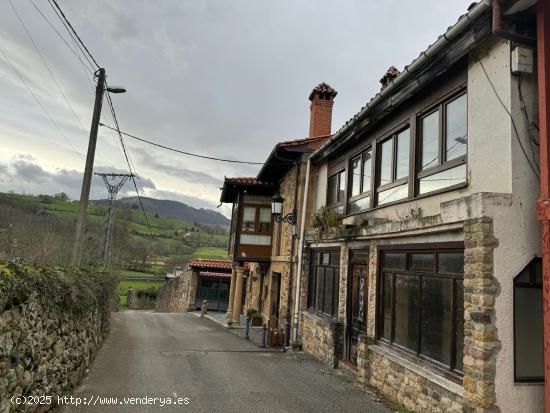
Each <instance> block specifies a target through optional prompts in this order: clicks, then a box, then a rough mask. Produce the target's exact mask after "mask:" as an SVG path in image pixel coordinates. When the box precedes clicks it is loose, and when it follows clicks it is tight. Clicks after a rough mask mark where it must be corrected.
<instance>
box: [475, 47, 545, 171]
mask: <svg viewBox="0 0 550 413" xmlns="http://www.w3.org/2000/svg"><path fill="white" fill-rule="evenodd" d="M475 60H477V61H478V62H479V64H480V65H481V69H483V73H485V77H486V78H487V81H488V82H489V84H490V85H491V88H492V89H493V93H494V94H495V96H496V98H497V99H498V101H499V103H500V105H501V106H502V107H503V108H504V110H505V111H506V113H507V114H508V116H509V117H510V120H511V121H512V126H513V128H514V131H515V136H516V138H517V140H518V143H519V146H520V148H521V151H522V152H523V155H524V156H525V159H526V160H527V163H528V164H529V166H530V167H531V170H532V171H533V173H534V174H535V176H536V177H537V179H538V180H540V177H539V173H538V171H537V168H535V166H533V164H532V163H531V159H529V155H527V151H526V150H525V148H524V147H523V142H521V138H520V136H519V132H518V128H517V127H516V122H515V121H514V117H513V116H512V114H511V113H510V111H509V110H508V108H507V107H506V105H505V104H504V102H503V101H502V99H501V97H500V95H499V94H498V92H497V89H496V87H495V85H494V84H493V81H492V80H491V78H490V77H489V74H488V73H487V71H486V70H485V66H484V65H483V62H482V61H481V60H480V59H478V58H477V57H476V58H475Z"/></svg>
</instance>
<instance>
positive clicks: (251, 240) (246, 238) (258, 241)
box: [240, 234, 271, 245]
mask: <svg viewBox="0 0 550 413" xmlns="http://www.w3.org/2000/svg"><path fill="white" fill-rule="evenodd" d="M240 242H241V244H243V245H245V244H246V245H271V235H251V234H241V238H240Z"/></svg>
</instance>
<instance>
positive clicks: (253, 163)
mask: <svg viewBox="0 0 550 413" xmlns="http://www.w3.org/2000/svg"><path fill="white" fill-rule="evenodd" d="M99 124H100V125H101V126H104V127H106V128H107V129H111V130H114V131H117V129H115V128H113V127H111V126H109V125H105V124H104V123H101V122H100V123H99ZM117 132H118V133H120V134H122V135H124V136H128V137H129V138H132V139H136V140H138V141H141V142H144V143H148V144H149V145H153V146H156V147H159V148H162V149H166V150H168V151H172V152H177V153H181V154H183V155H187V156H194V157H196V158H201V159H210V160H212V161H219V162H230V163H239V164H246V165H263V164H264V162H248V161H237V160H235V159H225V158H217V157H214V156H206V155H199V154H196V153H192V152H187V151H182V150H180V149H175V148H171V147H169V146H165V145H161V144H160V143H155V142H152V141H150V140H147V139H144V138H140V137H139V136H136V135H132V134H130V133H127V132H123V131H117ZM287 163H290V162H287Z"/></svg>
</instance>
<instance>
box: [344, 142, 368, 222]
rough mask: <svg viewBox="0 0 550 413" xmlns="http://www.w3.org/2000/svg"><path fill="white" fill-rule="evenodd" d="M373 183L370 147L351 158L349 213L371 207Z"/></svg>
mask: <svg viewBox="0 0 550 413" xmlns="http://www.w3.org/2000/svg"><path fill="white" fill-rule="evenodd" d="M371 183H372V150H371V148H369V149H367V150H365V151H364V152H362V153H360V154H359V155H357V156H356V157H354V158H353V159H352V160H351V167H350V184H349V188H350V191H349V192H350V200H349V204H348V213H350V214H353V213H355V212H359V211H362V210H364V209H368V208H370V200H371Z"/></svg>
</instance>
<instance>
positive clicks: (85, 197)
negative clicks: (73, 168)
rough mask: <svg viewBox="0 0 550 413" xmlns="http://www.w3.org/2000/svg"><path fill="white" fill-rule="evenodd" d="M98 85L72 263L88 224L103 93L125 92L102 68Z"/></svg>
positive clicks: (78, 262) (98, 73) (98, 77)
mask: <svg viewBox="0 0 550 413" xmlns="http://www.w3.org/2000/svg"><path fill="white" fill-rule="evenodd" d="M95 76H97V86H96V94H95V104H94V114H93V117H92V127H91V128H90V138H89V142H88V153H87V155H86V166H85V168H84V176H83V178H82V191H81V192H80V207H79V212H78V217H77V220H76V228H75V236H74V242H73V251H72V255H71V265H79V264H80V249H81V244H82V234H83V232H84V226H85V224H86V209H87V208H88V201H89V199H90V187H91V185H92V171H93V169H94V158H95V147H96V143H97V131H98V128H99V119H100V117H101V106H102V104H103V94H104V93H105V91H107V92H110V93H124V92H126V89H124V88H123V87H119V86H117V87H105V69H103V68H101V69H99V70H98V71H97V72H96V73H95Z"/></svg>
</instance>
